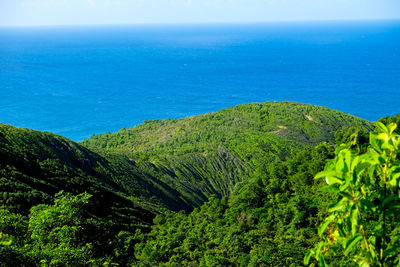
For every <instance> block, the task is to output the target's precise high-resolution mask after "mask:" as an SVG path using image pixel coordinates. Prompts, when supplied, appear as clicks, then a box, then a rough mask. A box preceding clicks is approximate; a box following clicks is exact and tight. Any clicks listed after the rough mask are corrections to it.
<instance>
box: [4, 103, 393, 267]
mask: <svg viewBox="0 0 400 267" xmlns="http://www.w3.org/2000/svg"><path fill="white" fill-rule="evenodd" d="M399 120H400V116H399V115H398V116H397V117H387V118H384V119H382V120H381V121H382V122H383V123H384V124H385V125H389V124H390V123H398V122H399ZM398 129H399V128H396V129H395V130H393V131H395V132H396V131H398ZM377 131H378V132H379V129H378V130H377V129H375V123H372V122H369V121H365V120H362V119H360V118H357V117H354V116H351V115H348V114H345V113H342V112H339V111H334V110H330V109H328V108H323V107H318V106H312V105H305V104H299V103H291V102H281V103H279V102H266V103H257V104H247V105H240V106H236V107H231V108H227V109H225V110H221V111H218V112H215V113H208V114H203V115H199V116H193V117H188V118H184V119H173V120H169V119H168V120H155V121H146V122H144V123H143V124H141V125H138V126H136V127H134V128H131V129H122V130H121V131H119V132H116V133H106V134H100V135H93V136H92V137H91V138H89V139H87V140H84V141H83V142H81V143H76V142H72V141H70V140H68V139H66V138H64V137H62V136H59V135H55V134H52V133H46V132H39V131H34V130H28V129H22V128H16V127H13V126H9V125H0V214H1V216H0V263H1V265H4V266H11V265H13V266H15V265H21V266H23V265H26V266H30V265H43V266H78V265H79V266H102V265H120V266H127V265H128V266H129V265H133V266H154V265H161V266H162V265H167V266H170V265H173V266H221V265H253V266H263V265H264V266H299V265H302V264H304V262H305V261H304V257H305V256H306V255H307V258H306V259H307V262H306V263H310V264H313V263H318V262H319V261H320V260H321V259H320V258H321V257H319V256H320V255H323V260H324V262H329V263H331V264H332V266H352V265H356V264H357V263H356V262H355V261H354V257H353V256H354V255H353V254H355V253H356V252H351V251H345V250H346V248H347V247H346V244H344V245H341V244H342V243H343V240H344V239H345V238H346V236H345V235H343V236H341V235H340V238H342V239H340V238H339V234H338V237H337V238H336V239H337V240H339V241H341V242H342V243H340V242H339V241H338V242H339V243H338V244H339V245H337V249H336V251H335V253H333V252H329V253H328V252H326V251H328V247H330V246H328V245H329V244H330V243H324V245H319V244H321V242H322V241H321V240H328V241H327V242H329V240H330V239H329V235H328V232H326V231H333V232H334V231H335V229H334V225H336V224H335V223H336V221H335V220H333V219H332V220H331V221H330V222H329V225H331V226H330V227H328V228H327V227H325V229H323V230H324V231H322V232H323V233H322V234H321V230H320V231H318V228H319V226H320V225H324V222H326V218H327V217H328V218H331V217H329V216H330V212H331V207H332V205H333V204H335V203H336V202H337V201H338V200H340V197H343V195H342V193H341V191H340V190H337V191H335V190H333V189H332V190H325V189H321V188H326V181H325V179H314V177H315V175H316V174H317V173H320V172H321V171H323V170H324V168H325V166H328V165H329V164H328V165H327V163H328V162H332V160H336V159H337V157H338V156H339V155H338V149H337V148H338V147H339V144H342V143H345V144H347V145H346V149H348V150H349V151H353V152H351V153H359V154H362V153H367V151H369V150H368V149H369V147H370V146H371V145H372V146H373V145H374V144H370V138H369V135H370V133H371V132H372V133H377V134H378V132H377ZM335 149H336V154H335ZM349 153H350V152H349ZM393 153H394V152H393ZM396 153H397V152H396ZM354 155H355V154H354ZM393 155H394V156H393V157H394V158H392V161H393V162H394V163H393V164H397V163H396V162H397V161H396V160H398V159H397V154H393ZM354 157H355V156H354ZM391 164H392V163H391ZM360 168H361V167H360ZM371 175H372V176H373V175H375V173H374V172H372V174H371ZM343 179H344V178H343ZM334 189H335V188H334ZM371 190H373V189H371ZM393 190H394V189H393ZM327 191H329V192H327ZM397 197H398V196H397ZM368 198H372V199H370V200H369V201H371V202H372V204H373V205H375V204H377V205H378V204H379V203H373V202H374V196H369V195H368ZM376 199H379V198H376ZM376 201H378V200H376ZM391 201H395V202H396V201H397V199H392V200H391ZM378 202H379V201H378ZM335 216H336V215H335ZM337 216H339V215H338V214H337ZM342 217H343V216H342ZM342 217H335V218H342ZM378 217H379V216H378ZM360 218H361V217H360ZM388 218H389V217H388ZM345 219H346V218H344V219H343V220H345ZM337 221H338V220H337ZM372 221H375V222H376V224H379V222H380V221H379V218H375V220H372ZM338 222H339V221H338ZM361 222H362V220H361V219H360V220H358V221H357V223H361ZM397 223H398V220H397V217H396V218H394V217H390V219H388V220H387V222H386V225H387V226H386V227H387V230H386V231H387V232H390V233H394V231H399V230H400V229H398V225H397ZM325 224H326V223H325ZM338 225H340V223H339V224H338ZM375 226H376V225H367V226H365V227H367V228H368V227H370V228H368V229H375V228H373V227H375ZM327 229H328V230H327ZM329 229H331V230H329ZM357 229H359V228H357ZM353 231H354V236H356V235H357V234H358V233H359V232H358V230H357V231H355V230H353ZM367 231H369V230H367ZM377 231H378V230H377ZM343 233H346V231H344V232H343ZM349 233H350V235H351V234H352V231H351V229H350V232H349ZM368 233H369V234H370V236H374V235H375V236H377V234H374V232H373V231H372V230H371V232H368ZM361 236H362V234H361ZM381 237H382V235H381ZM324 238H325V239H324ZM327 238H328V239H327ZM343 238H344V239H343ZM385 238H386V239H387V238H388V237H387V236H386V235H385ZM336 239H335V240H336ZM358 241H360V240H358ZM392 241H393V240H392ZM379 242H381V241H379ZM393 242H394V243H396V242H397V241H395V240H394V241H393ZM376 244H377V243H376ZM381 244H382V242H381V243H379V246H381V247H382V245H381ZM318 246H320V249H319V250H318ZM354 246H362V242H361V241H360V242H359V243H357V244H354ZM376 246H378V245H376ZM332 247H333V248H334V249H333V250H335V245H333V244H332ZM321 248H324V249H321ZM325 248H326V249H325ZM343 248H344V249H343ZM396 249H397V250H396ZM325 250H326V251H325ZM345 252H346V253H345ZM352 253H353V254H352ZM388 253H389V252H388ZM390 253H392V254H393V253H395V254H396V253H397V254H398V253H399V248H398V246H397V247H396V246H395V245H394V246H393V249H392V252H390ZM392 254H390V255H389V254H388V255H386V256H387V258H388V261H387V262H395V260H394V256H393V255H392ZM344 255H346V256H344ZM391 255H392V256H391Z"/></svg>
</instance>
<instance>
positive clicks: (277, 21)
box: [0, 17, 400, 28]
mask: <svg viewBox="0 0 400 267" xmlns="http://www.w3.org/2000/svg"><path fill="white" fill-rule="evenodd" d="M385 21H388V22H389V21H390V22H395V21H400V17H399V18H360V19H309V20H301V19H299V20H265V21H226V22H222V21H214V22H213V21H209V22H206V21H204V22H202V21H199V22H154V23H152V22H136V23H87V24H34V25H32V24H10V25H0V28H45V27H96V26H99V27H102V26H103V27H107V26H183V25H232V24H236V25H238V24H239V25H248V24H280V23H282V24H288V23H313V22H322V23H329V22H337V23H346V22H385Z"/></svg>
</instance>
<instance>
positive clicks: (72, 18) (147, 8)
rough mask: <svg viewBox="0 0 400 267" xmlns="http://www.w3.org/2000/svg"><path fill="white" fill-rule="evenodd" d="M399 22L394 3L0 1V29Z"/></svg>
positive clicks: (399, 5) (399, 3) (399, 1)
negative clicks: (337, 21)
mask: <svg viewBox="0 0 400 267" xmlns="http://www.w3.org/2000/svg"><path fill="white" fill-rule="evenodd" d="M358 19H400V0H0V25H1V26H6V25H60V24H61V25H71V24H135V23H186V22H194V23H197V22H263V21H293V20H358Z"/></svg>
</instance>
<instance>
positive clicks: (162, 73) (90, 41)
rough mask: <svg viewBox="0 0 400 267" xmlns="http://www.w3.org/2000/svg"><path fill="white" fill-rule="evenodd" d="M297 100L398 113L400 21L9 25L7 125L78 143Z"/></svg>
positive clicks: (3, 32) (1, 48)
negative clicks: (157, 122) (153, 123)
mask: <svg viewBox="0 0 400 267" xmlns="http://www.w3.org/2000/svg"><path fill="white" fill-rule="evenodd" d="M273 100H276V101H283V100H289V101H296V102H303V103H309V104H316V105H322V106H327V107H330V108H333V109H338V110H340V111H344V112H347V113H351V114H353V115H356V116H359V117H362V118H365V119H368V120H377V119H378V118H380V117H382V116H386V115H395V114H396V113H400V22H399V21H375V22H374V21H368V22H365V21H364V22H324V23H322V22H318V23H317V22H314V23H267V24H203V25H201V24H197V25H196V24H193V25H163V26H161V25H152V26H149V25H147V26H146V25H143V26H93V27H88V26H87V27H29V28H22V27H9V28H7V27H6V28H0V122H2V123H6V124H12V125H15V126H19V127H26V128H33V129H38V130H45V131H51V132H54V133H57V134H62V135H64V136H66V137H69V138H71V139H73V140H76V141H80V140H82V139H83V138H87V137H90V136H91V135H92V134H93V133H104V132H113V131H117V130H119V129H121V128H123V127H132V126H134V125H137V124H139V123H141V122H143V121H144V120H149V119H164V118H181V117H185V116H191V115H196V114H200V113H206V112H213V111H217V110H219V109H223V108H226V107H228V106H234V105H237V104H244V103H250V102H264V101H273Z"/></svg>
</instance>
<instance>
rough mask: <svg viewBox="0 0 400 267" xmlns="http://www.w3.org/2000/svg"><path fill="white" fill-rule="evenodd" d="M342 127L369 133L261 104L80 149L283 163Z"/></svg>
mask: <svg viewBox="0 0 400 267" xmlns="http://www.w3.org/2000/svg"><path fill="white" fill-rule="evenodd" d="M346 126H354V127H361V128H367V129H371V127H372V124H371V123H370V122H367V121H365V120H362V119H360V118H357V117H354V116H351V115H349V114H346V113H343V112H339V111H335V110H331V109H328V108H324V107H319V106H313V105H306V104H300V103H293V102H265V103H254V104H246V105H239V106H236V107H231V108H227V109H224V110H221V111H218V112H215V113H207V114H203V115H199V116H192V117H188V118H184V119H174V120H169V119H167V120H155V121H146V122H144V123H143V124H141V125H139V126H136V127H134V128H131V129H123V130H121V131H119V132H116V133H113V134H110V133H106V134H100V135H93V136H92V137H91V138H89V139H88V140H84V141H83V142H82V143H83V145H85V146H87V147H89V148H102V149H105V150H107V151H113V152H119V153H123V154H126V155H129V156H130V157H131V158H133V159H135V160H139V159H144V160H156V159H157V160H161V159H163V158H170V157H173V156H185V155H188V154H192V153H202V154H204V155H209V154H213V153H216V151H218V148H220V147H223V148H224V149H226V150H228V151H230V152H231V153H234V154H235V155H238V156H239V157H240V158H241V159H246V160H250V161H251V160H253V159H254V160H257V158H258V157H260V154H263V155H261V157H262V158H266V156H265V155H264V154H265V153H267V154H268V156H273V157H276V156H278V157H280V158H281V159H283V158H285V156H287V155H288V154H289V153H290V152H291V148H292V147H293V146H304V145H316V144H318V143H321V142H333V141H334V133H335V131H337V130H339V129H340V128H342V127H346ZM278 146H279V147H278Z"/></svg>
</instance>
